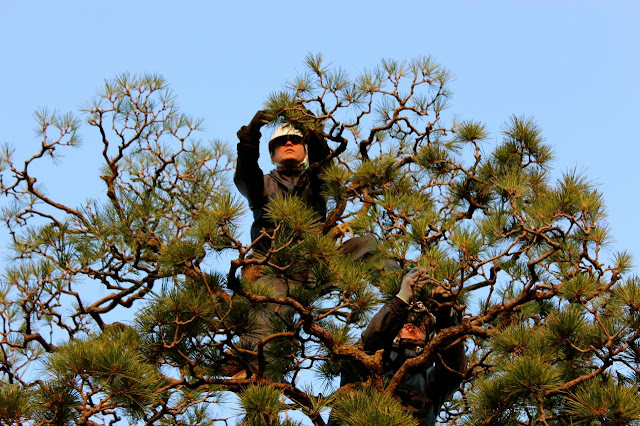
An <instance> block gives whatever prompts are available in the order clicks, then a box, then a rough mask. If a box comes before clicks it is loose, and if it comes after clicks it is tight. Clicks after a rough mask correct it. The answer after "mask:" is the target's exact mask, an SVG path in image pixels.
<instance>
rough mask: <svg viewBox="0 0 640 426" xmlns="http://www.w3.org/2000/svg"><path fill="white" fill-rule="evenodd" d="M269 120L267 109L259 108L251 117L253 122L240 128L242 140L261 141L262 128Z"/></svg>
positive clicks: (239, 137)
mask: <svg viewBox="0 0 640 426" xmlns="http://www.w3.org/2000/svg"><path fill="white" fill-rule="evenodd" d="M268 122H269V115H268V113H267V112H266V111H265V110H259V111H258V112H256V114H255V115H254V116H253V118H252V119H251V122H250V123H249V124H248V125H246V126H242V127H241V128H240V130H238V133H237V135H238V139H240V141H258V142H259V141H260V136H262V135H261V134H260V129H261V128H262V126H264V125H265V124H267V123H268Z"/></svg>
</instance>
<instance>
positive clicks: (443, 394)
mask: <svg viewBox="0 0 640 426" xmlns="http://www.w3.org/2000/svg"><path fill="white" fill-rule="evenodd" d="M408 316H409V305H408V304H407V303H406V302H405V301H403V300H402V299H400V298H399V297H394V298H393V299H392V300H390V301H389V302H387V303H385V304H384V306H383V307H382V308H381V309H380V311H378V313H377V314H376V315H375V316H374V317H373V319H372V320H371V322H370V323H369V326H368V327H367V329H366V330H365V331H364V332H363V333H362V343H363V346H364V350H365V351H366V352H367V353H370V354H373V353H375V352H376V351H378V350H380V349H384V350H385V352H384V356H383V362H384V366H383V367H384V375H385V377H386V378H387V379H389V380H390V379H391V378H392V377H393V375H394V374H395V372H396V371H398V369H399V368H400V367H401V366H402V364H404V362H405V361H406V360H407V359H409V358H414V357H416V356H418V354H417V353H416V351H415V350H413V349H409V348H406V347H402V346H398V345H395V344H394V343H393V342H394V339H395V337H396V336H397V335H398V333H399V332H400V330H401V329H402V327H403V326H404V324H405V323H406V322H407V319H408ZM436 324H437V326H436V328H437V329H442V328H445V327H450V326H453V325H455V324H457V319H456V318H455V317H450V316H449V315H447V314H445V315H440V316H439V318H438V317H437V319H436ZM459 345H460V347H454V348H453V349H449V350H448V351H447V352H443V353H441V355H442V356H443V358H444V360H445V362H448V363H449V364H454V363H455V361H453V360H449V359H448V357H449V356H450V355H454V354H452V353H450V352H452V351H453V352H455V351H464V346H462V344H461V343H460V344H459ZM456 346H458V345H456ZM459 355H460V356H461V357H462V359H464V355H463V352H462V353H461V354H459ZM455 356H456V355H454V356H453V357H454V358H455ZM465 362H466V361H465ZM449 367H451V368H453V369H455V368H456V367H461V366H455V365H449ZM460 369H462V368H460ZM360 370H361V369H360ZM365 379H366V372H363V371H357V369H352V370H350V371H344V372H343V374H342V377H341V383H340V385H341V386H343V385H345V384H348V383H354V382H358V381H364V380H365ZM461 381H462V378H461V375H460V374H457V373H455V372H450V371H448V370H447V369H446V368H444V367H443V366H440V365H432V366H429V367H428V368H425V369H424V370H423V371H417V372H413V373H408V374H406V375H405V376H404V379H403V381H402V383H401V384H400V386H399V387H398V389H397V392H396V395H397V396H398V397H399V398H400V400H401V402H402V405H403V406H404V407H405V408H406V409H407V410H408V411H410V412H411V413H412V414H413V416H414V417H416V418H417V419H418V420H419V421H420V422H421V424H423V425H435V422H436V417H437V416H438V413H439V412H440V409H441V408H442V405H443V404H444V403H445V402H446V401H447V400H449V399H450V398H451V396H453V394H454V393H455V391H456V390H457V389H458V387H459V386H460V383H461Z"/></svg>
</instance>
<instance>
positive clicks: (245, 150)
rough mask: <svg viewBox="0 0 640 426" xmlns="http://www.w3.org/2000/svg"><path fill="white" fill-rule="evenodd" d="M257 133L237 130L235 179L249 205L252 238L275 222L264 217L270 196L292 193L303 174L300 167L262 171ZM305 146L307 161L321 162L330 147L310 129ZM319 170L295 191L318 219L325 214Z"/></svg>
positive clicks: (271, 228) (272, 226) (305, 137)
mask: <svg viewBox="0 0 640 426" xmlns="http://www.w3.org/2000/svg"><path fill="white" fill-rule="evenodd" d="M260 136H261V134H260V132H259V131H257V132H250V131H248V130H247V128H246V127H243V128H242V129H241V130H240V131H239V132H238V138H239V140H240V142H239V143H238V162H237V166H236V173H235V175H234V178H233V180H234V182H235V184H236V186H237V187H238V190H239V191H240V193H241V194H242V195H244V196H245V197H246V198H247V200H248V201H249V208H250V209H251V211H252V212H253V225H251V239H252V240H255V239H256V238H258V237H259V236H260V231H261V230H262V229H263V228H264V229H265V230H267V231H273V229H274V225H273V223H271V222H270V221H269V220H268V219H267V218H266V217H265V207H266V205H267V203H268V202H269V199H271V198H272V197H275V196H278V195H281V196H282V195H287V194H292V193H293V189H294V188H295V186H296V184H297V183H298V179H299V178H300V176H301V175H302V173H303V171H302V170H297V169H293V170H280V171H279V170H272V171H271V172H270V173H269V174H263V172H262V170H261V169H260V166H259V165H258V158H259V156H260V150H259V148H260ZM303 143H305V144H306V146H307V154H308V156H309V163H310V164H312V163H314V162H318V161H321V160H323V159H325V158H326V157H327V155H328V154H329V147H328V146H327V143H326V141H325V140H324V139H322V138H321V137H320V136H318V135H317V134H316V133H314V132H312V131H309V132H307V134H306V135H305V136H304V138H303ZM320 173H321V170H320V169H316V170H315V171H313V172H312V173H311V174H310V176H309V181H308V183H307V184H306V185H305V186H304V187H303V188H301V191H300V192H299V193H298V194H297V195H298V196H299V197H300V198H301V199H302V200H303V201H304V202H305V203H306V204H307V205H308V206H309V207H311V208H312V209H313V210H314V211H315V212H316V213H318V215H319V216H320V218H321V219H325V216H326V214H327V206H326V200H325V199H324V198H323V197H322V185H321V183H322V182H321V179H320V176H319V175H320Z"/></svg>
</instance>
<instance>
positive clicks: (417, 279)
mask: <svg viewBox="0 0 640 426" xmlns="http://www.w3.org/2000/svg"><path fill="white" fill-rule="evenodd" d="M425 272H426V271H425V269H424V268H419V267H415V268H413V269H412V270H410V271H409V272H408V273H407V274H406V275H405V276H404V277H403V278H402V285H401V286H400V291H399V292H398V294H397V296H398V297H399V298H400V299H402V300H404V301H405V302H407V303H409V304H411V303H413V289H414V287H415V286H416V284H418V283H421V282H423V281H426V279H427V276H426V273H425Z"/></svg>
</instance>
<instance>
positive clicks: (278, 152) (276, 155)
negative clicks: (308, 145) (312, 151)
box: [271, 136, 307, 167]
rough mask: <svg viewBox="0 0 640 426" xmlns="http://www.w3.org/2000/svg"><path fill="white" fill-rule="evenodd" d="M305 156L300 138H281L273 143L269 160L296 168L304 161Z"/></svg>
mask: <svg viewBox="0 0 640 426" xmlns="http://www.w3.org/2000/svg"><path fill="white" fill-rule="evenodd" d="M306 154H307V153H306V151H305V149H304V145H303V143H302V139H301V138H299V137H297V136H283V137H281V138H278V139H277V140H276V141H275V142H274V144H273V155H272V156H271V159H272V160H273V162H275V163H280V164H282V165H283V166H286V167H297V166H299V165H300V163H302V162H303V161H304V157H305V156H306Z"/></svg>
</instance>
